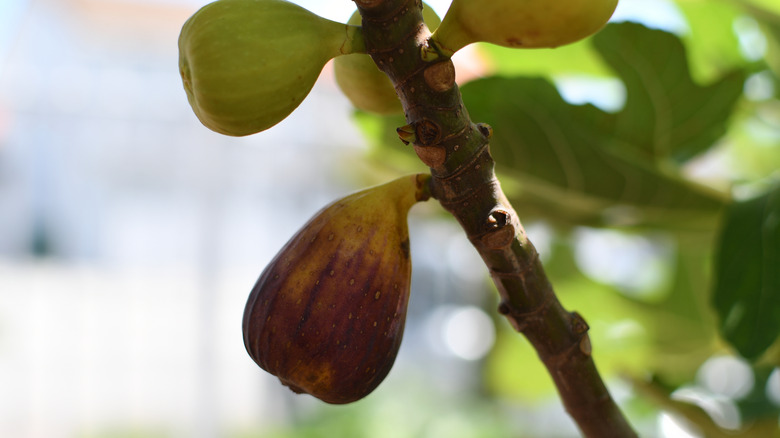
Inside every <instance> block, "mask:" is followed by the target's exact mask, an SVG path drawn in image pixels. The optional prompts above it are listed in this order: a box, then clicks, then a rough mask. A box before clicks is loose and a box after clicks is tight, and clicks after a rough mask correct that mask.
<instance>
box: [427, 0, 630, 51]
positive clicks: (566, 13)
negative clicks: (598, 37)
mask: <svg viewBox="0 0 780 438" xmlns="http://www.w3.org/2000/svg"><path fill="white" fill-rule="evenodd" d="M617 3H618V0H491V1H481V0H453V1H452V3H451V4H450V8H449V9H448V10H447V13H446V14H445V15H444V19H443V20H442V23H441V25H440V26H439V27H438V28H437V29H436V30H435V31H434V33H433V37H432V38H433V40H434V41H436V43H437V45H438V46H439V48H440V49H441V50H442V51H443V52H445V53H450V54H451V53H454V52H456V51H458V50H460V49H461V48H462V47H464V46H466V45H468V44H471V43H475V42H486V43H492V44H497V45H500V46H504V47H512V48H525V49H535V48H553V47H558V46H562V45H565V44H570V43H573V42H575V41H578V40H581V39H583V38H585V37H587V36H589V35H592V34H594V33H596V32H598V31H599V30H600V29H601V28H602V27H604V25H605V24H607V21H608V20H609V18H610V17H611V16H612V13H613V12H614V11H615V8H616V7H617Z"/></svg>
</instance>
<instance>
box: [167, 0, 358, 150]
mask: <svg viewBox="0 0 780 438" xmlns="http://www.w3.org/2000/svg"><path fill="white" fill-rule="evenodd" d="M178 44H179V72H180V74H181V78H182V82H183V84H184V89H185V91H186V93H187V99H188V101H189V103H190V106H191V107H192V109H193V111H194V112H195V115H197V116H198V119H199V120H200V121H201V123H203V124H204V125H205V126H206V127H208V128H209V129H211V130H213V131H216V132H219V133H221V134H225V135H232V136H244V135H250V134H254V133H257V132H260V131H263V130H266V129H268V128H270V127H271V126H274V125H275V124H277V123H279V122H280V121H282V120H283V119H284V118H286V117H287V116H288V115H289V114H290V113H292V111H293V110H295V108H297V107H298V105H300V103H301V102H302V101H303V99H304V98H305V97H306V96H307V95H308V94H309V92H310V91H311V89H312V87H313V86H314V83H315V82H316V81H317V78H318V77H319V75H320V72H321V71H322V68H323V67H324V66H325V63H327V62H328V61H329V60H330V59H331V58H333V57H335V56H339V55H342V54H346V53H352V52H353V50H362V49H363V47H362V46H363V43H362V34H360V28H359V27H357V26H347V25H345V24H342V23H337V22H335V21H331V20H327V19H325V18H323V17H320V16H319V15H316V14H314V13H312V12H310V11H308V10H306V9H304V8H302V7H300V6H298V5H296V4H294V3H290V2H287V1H284V0H218V1H215V2H213V3H209V4H207V5H205V6H204V7H202V8H201V9H200V10H198V11H197V12H196V13H195V14H193V15H192V16H191V17H190V18H189V19H188V20H187V21H186V22H185V23H184V25H183V26H182V30H181V34H180V35H179V41H178Z"/></svg>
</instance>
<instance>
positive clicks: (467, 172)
mask: <svg viewBox="0 0 780 438" xmlns="http://www.w3.org/2000/svg"><path fill="white" fill-rule="evenodd" d="M357 5H358V10H359V11H360V13H361V15H362V16H363V35H364V38H365V42H366V49H367V53H369V54H370V55H371V57H372V59H373V60H374V62H375V63H376V64H377V66H378V67H379V69H380V70H382V71H383V72H384V73H385V74H387V76H388V77H389V78H390V80H391V81H392V82H393V84H394V86H395V89H396V91H397V93H398V95H399V98H400V100H401V102H402V103H403V107H404V113H405V115H406V120H407V123H408V126H413V127H416V136H415V138H414V143H415V144H414V146H415V148H414V149H415V151H416V152H417V154H418V156H419V157H420V159H421V160H422V161H423V162H424V163H426V164H427V165H428V166H429V167H430V170H431V179H430V183H429V184H426V185H429V186H430V193H431V195H432V197H434V198H435V199H437V200H438V201H439V202H440V203H441V205H442V206H443V207H444V208H445V209H446V210H447V211H449V212H450V213H452V215H453V216H455V218H456V219H457V220H458V222H459V223H460V224H461V226H462V227H463V229H464V231H465V232H466V234H467V236H468V237H469V240H470V241H471V242H472V244H473V245H474V247H475V248H476V249H477V251H479V253H480V255H481V256H482V259H483V261H484V262H485V265H486V266H487V268H488V270H489V272H490V274H491V276H492V279H493V282H494V283H495V285H496V287H497V289H498V292H499V294H500V296H501V305H500V306H499V312H500V313H501V314H503V315H504V316H505V317H506V318H507V319H508V320H509V322H510V323H511V324H512V326H513V327H514V328H515V329H516V330H517V331H519V332H521V333H522V334H523V335H525V336H526V338H527V339H528V340H529V341H530V342H531V344H532V345H533V346H534V348H535V349H536V351H537V353H538V355H539V357H540V359H541V360H542V361H543V362H544V364H545V366H546V367H547V369H548V371H549V373H550V376H551V377H552V379H553V381H554V382H555V385H556V387H557V389H558V392H559V394H560V397H561V399H562V401H563V404H564V406H565V408H566V410H567V412H568V413H569V415H570V416H571V417H572V419H573V420H574V421H575V422H576V424H577V426H578V427H579V429H580V431H581V432H582V434H583V435H584V436H586V437H599V438H605V437H615V438H618V437H636V436H637V435H636V433H635V432H634V430H633V429H632V428H631V425H630V424H629V423H628V422H627V421H626V419H625V417H624V416H623V414H622V412H621V411H620V409H619V408H618V406H617V404H616V403H615V402H614V400H613V399H612V397H611V396H610V394H609V391H608V390H607V388H606V386H605V385H604V382H603V380H602V379H601V376H600V375H599V372H598V370H597V369H596V366H595V364H594V362H593V358H592V356H591V344H590V339H589V338H588V325H587V323H586V322H585V320H584V319H583V318H582V317H581V316H580V315H579V314H578V313H576V312H569V311H567V310H566V309H564V308H563V306H562V305H561V303H560V302H559V301H558V298H557V297H556V295H555V293H554V291H553V288H552V285H551V284H550V282H549V280H548V278H547V275H546V273H545V271H544V268H543V267H542V264H541V262H540V260H539V256H538V254H537V252H536V249H535V248H534V246H533V244H532V243H531V242H530V241H529V240H528V238H527V237H526V234H525V231H524V229H523V226H522V224H521V223H520V220H519V217H518V215H517V213H516V212H515V210H514V209H513V208H512V206H511V204H510V203H509V201H508V200H507V198H506V196H505V195H504V193H503V191H502V190H501V185H500V183H499V181H498V179H497V178H496V175H495V173H494V170H493V169H494V161H493V158H492V157H491V155H490V151H489V139H490V136H491V135H490V134H492V130H491V129H489V128H488V127H486V126H487V125H478V124H475V123H473V122H472V121H471V119H470V118H469V115H468V111H467V110H466V108H465V106H464V104H463V101H462V99H461V95H460V91H459V88H458V86H457V85H454V86H452V87H450V88H449V89H448V90H444V91H441V90H434V89H432V88H431V87H430V85H429V84H428V83H427V82H426V80H425V77H424V72H425V70H426V68H425V67H426V65H428V62H429V61H426V60H424V59H423V56H424V53H426V52H425V50H426V49H428V50H431V49H433V50H434V51H436V48H435V43H433V44H431V40H430V39H429V38H430V36H431V34H430V31H429V30H428V28H427V27H426V26H425V25H424V24H423V19H422V13H421V7H420V5H421V2H419V1H412V0H384V1H381V2H373V3H372V5H371V7H368V8H366V7H364V6H362V5H361V3H360V2H358V3H357ZM431 45H433V46H434V47H433V48H432V47H430V46H431ZM436 54H437V55H439V56H438V57H437V59H435V60H434V62H442V61H443V62H450V61H449V60H448V59H447V58H446V56H445V57H443V59H442V56H441V55H443V53H441V52H439V53H436Z"/></svg>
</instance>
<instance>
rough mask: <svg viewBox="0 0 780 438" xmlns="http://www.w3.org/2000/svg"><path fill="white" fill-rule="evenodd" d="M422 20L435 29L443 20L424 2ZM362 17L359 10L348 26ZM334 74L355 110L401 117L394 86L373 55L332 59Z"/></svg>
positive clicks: (355, 54) (359, 22) (401, 107)
mask: <svg viewBox="0 0 780 438" xmlns="http://www.w3.org/2000/svg"><path fill="white" fill-rule="evenodd" d="M423 21H424V22H425V25H426V26H428V28H429V29H431V30H433V29H436V28H437V27H438V26H439V24H440V23H441V19H440V18H439V16H438V15H436V11H434V10H433V8H431V7H430V6H428V4H426V3H425V2H423ZM361 22H362V17H361V16H360V13H359V12H358V11H355V13H353V14H352V16H351V17H350V18H349V21H347V24H351V25H355V26H359V25H360V24H361ZM333 74H334V76H335V77H336V83H337V84H338V86H339V88H340V89H341V91H342V93H344V95H345V96H347V98H348V99H349V101H350V102H352V105H354V106H355V108H357V109H360V110H363V111H366V112H370V113H374V114H382V115H390V114H400V113H402V112H403V106H402V105H401V101H400V100H399V99H398V95H397V94H396V92H395V88H394V87H393V83H392V82H390V78H388V77H387V75H385V74H384V73H383V72H382V71H381V70H379V68H378V67H377V66H376V64H375V63H374V60H373V59H371V56H369V55H367V54H364V53H353V54H351V55H346V56H340V57H338V58H336V59H334V60H333Z"/></svg>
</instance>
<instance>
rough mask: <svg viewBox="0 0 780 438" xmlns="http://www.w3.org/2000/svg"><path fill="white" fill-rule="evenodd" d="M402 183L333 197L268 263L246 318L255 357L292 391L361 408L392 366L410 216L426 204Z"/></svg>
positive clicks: (417, 180) (412, 178)
mask: <svg viewBox="0 0 780 438" xmlns="http://www.w3.org/2000/svg"><path fill="white" fill-rule="evenodd" d="M429 178H430V176H428V175H422V174H420V175H409V176H405V177H402V178H399V179H396V180H393V181H391V182H389V183H386V184H383V185H380V186H377V187H373V188H369V189H366V190H363V191H360V192H358V193H355V194H352V195H349V196H347V197H345V198H343V199H340V200H338V201H336V202H334V203H332V204H330V205H328V206H326V207H325V208H323V209H322V210H321V211H320V212H319V213H317V214H316V215H315V216H314V217H313V218H312V219H310V220H309V222H308V223H306V224H305V225H304V226H303V228H301V230H300V231H298V233H297V234H295V235H294V236H293V237H292V238H291V239H290V240H289V241H288V242H287V244H285V246H284V247H283V248H282V249H281V251H279V253H278V254H277V255H276V256H275V257H274V259H273V260H272V261H271V263H270V264H269V265H268V266H267V267H266V268H265V270H264V271H263V273H262V274H261V275H260V278H259V279H258V280H257V283H256V284H255V286H254V288H253V289H252V292H251V293H250V295H249V299H248V300H247V304H246V308H245V310H244V320H243V332H244V345H245V346H246V349H247V352H249V355H250V356H251V357H252V359H253V360H254V361H255V362H256V363H257V364H258V365H259V366H260V367H261V368H263V369H264V370H266V371H268V372H269V373H271V374H273V375H275V376H277V377H278V378H279V380H280V381H281V382H282V383H283V384H284V385H286V386H288V387H289V388H290V389H292V390H293V391H294V392H296V393H308V394H311V395H313V396H314V397H317V398H319V399H321V400H323V401H325V402H327V403H334V404H341V403H349V402H353V401H356V400H359V399H361V398H363V397H365V396H366V395H368V394H369V393H370V392H371V391H373V390H374V389H375V388H376V387H377V386H378V385H379V383H381V381H382V380H383V379H384V378H385V376H386V375H387V373H388V372H389V371H390V368H391V367H392V365H393V362H394V360H395V357H396V354H397V353H398V348H399V346H400V344H401V337H402V335H403V330H404V321H405V318H406V307H407V303H408V301H409V283H410V277H411V260H410V255H409V231H408V226H407V213H408V211H409V209H410V208H411V207H412V205H414V204H415V203H416V202H418V201H420V200H424V199H427V193H428V191H427V181H428V179H429Z"/></svg>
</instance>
